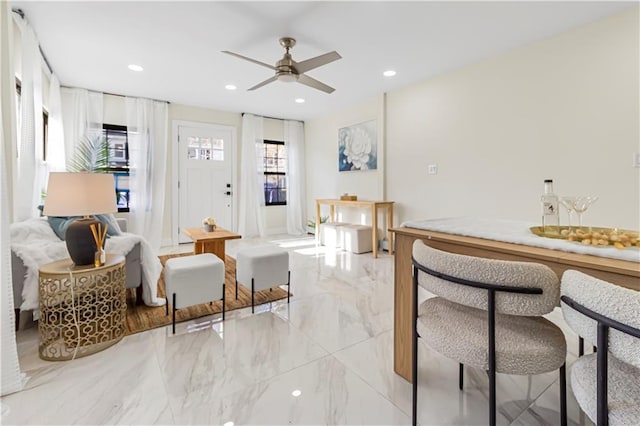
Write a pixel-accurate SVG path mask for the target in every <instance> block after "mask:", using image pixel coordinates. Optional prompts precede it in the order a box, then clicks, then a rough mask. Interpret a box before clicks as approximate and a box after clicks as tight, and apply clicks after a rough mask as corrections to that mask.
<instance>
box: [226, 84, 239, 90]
mask: <svg viewBox="0 0 640 426" xmlns="http://www.w3.org/2000/svg"><path fill="white" fill-rule="evenodd" d="M224 88H225V89H227V90H236V89H237V87H236V86H234V85H233V84H227V85H226V86H224Z"/></svg>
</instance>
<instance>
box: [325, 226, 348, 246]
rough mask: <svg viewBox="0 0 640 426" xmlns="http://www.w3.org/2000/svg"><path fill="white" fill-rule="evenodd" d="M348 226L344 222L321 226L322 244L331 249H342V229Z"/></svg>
mask: <svg viewBox="0 0 640 426" xmlns="http://www.w3.org/2000/svg"><path fill="white" fill-rule="evenodd" d="M346 225H348V223H343V222H325V223H321V224H320V230H319V232H320V244H322V245H323V246H327V247H331V248H341V247H342V228H343V227H344V226H346Z"/></svg>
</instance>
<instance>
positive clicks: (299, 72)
mask: <svg viewBox="0 0 640 426" xmlns="http://www.w3.org/2000/svg"><path fill="white" fill-rule="evenodd" d="M295 44H296V40H295V39H294V38H291V37H282V38H281V39H280V45H281V46H282V47H283V48H284V49H285V53H284V56H283V57H282V59H280V60H279V61H277V62H276V64H275V66H272V65H269V64H266V63H264V62H260V61H257V60H255V59H252V58H248V57H246V56H242V55H239V54H237V53H234V52H229V51H227V50H223V51H222V53H226V54H228V55H231V56H235V57H238V58H240V59H244V60H246V61H249V62H253V63H254V64H257V65H261V66H263V67H266V68H269V69H272V70H273V71H275V75H274V76H273V77H271V78H268V79H266V80H265V81H263V82H260V83H258V84H256V85H255V86H253V87H251V88H249V89H248V90H256V89H259V88H260V87H262V86H265V85H267V84H269V83H273V82H274V81H276V80H277V81H281V82H284V83H293V82H298V83H301V84H304V85H305V86H309V87H311V88H313V89H317V90H320V91H322V92H325V93H332V92H333V91H334V90H335V89H334V88H333V87H331V86H328V85H326V84H324V83H322V82H320V81H318V80H316V79H314V78H311V77H309V76H308V75H305V73H306V72H307V71H311V70H313V69H316V68H319V67H321V66H323V65H326V64H328V63H331V62H333V61H337V60H338V59H340V58H342V56H340V55H339V54H338V52H336V51H333V52H329V53H325V54H324V55H320V56H316V57H314V58H310V59H307V60H304V61H302V62H296V61H294V60H293V58H292V57H291V54H290V53H289V50H290V49H291V48H292V47H293V46H295Z"/></svg>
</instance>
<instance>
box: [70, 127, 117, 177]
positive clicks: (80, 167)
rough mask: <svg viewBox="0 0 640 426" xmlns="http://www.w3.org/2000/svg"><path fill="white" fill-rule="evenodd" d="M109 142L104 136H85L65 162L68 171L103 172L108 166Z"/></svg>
mask: <svg viewBox="0 0 640 426" xmlns="http://www.w3.org/2000/svg"><path fill="white" fill-rule="evenodd" d="M108 160H109V144H108V143H107V138H105V137H104V136H95V137H93V138H89V137H87V136H85V137H84V138H83V139H82V140H81V141H80V143H79V144H78V145H77V146H76V149H75V151H74V153H73V158H71V160H70V161H68V162H67V171H69V172H90V173H104V172H106V171H107V168H108V167H109V161H108Z"/></svg>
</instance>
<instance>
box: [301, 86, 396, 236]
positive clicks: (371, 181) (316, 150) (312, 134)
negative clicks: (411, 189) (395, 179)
mask: <svg viewBox="0 0 640 426" xmlns="http://www.w3.org/2000/svg"><path fill="white" fill-rule="evenodd" d="M369 120H377V127H378V168H377V169H376V170H368V171H352V172H338V130H339V129H340V128H342V127H347V126H350V125H353V124H358V123H362V122H365V121H369ZM305 155H306V160H305V166H306V173H307V174H306V182H307V187H306V190H307V215H308V216H309V219H315V211H316V210H315V209H316V207H315V200H316V199H318V198H339V197H340V195H341V194H344V193H349V194H355V195H357V196H358V199H359V200H382V199H384V198H385V196H384V186H385V183H384V180H385V179H384V176H385V175H384V168H385V140H384V96H383V95H381V96H378V97H375V98H373V99H370V100H368V101H366V102H362V103H359V104H356V105H354V106H353V107H351V108H348V109H346V110H342V111H337V112H333V113H331V114H327V115H325V116H323V117H320V118H318V119H315V120H310V121H307V122H305ZM340 213H341V214H340V216H341V218H340V219H341V220H344V221H348V222H354V223H367V224H370V223H371V219H370V215H369V214H365V215H364V216H363V215H362V210H358V209H346V208H341V209H340ZM328 214H329V212H328V209H327V208H326V207H323V210H322V215H323V216H324V215H328Z"/></svg>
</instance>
